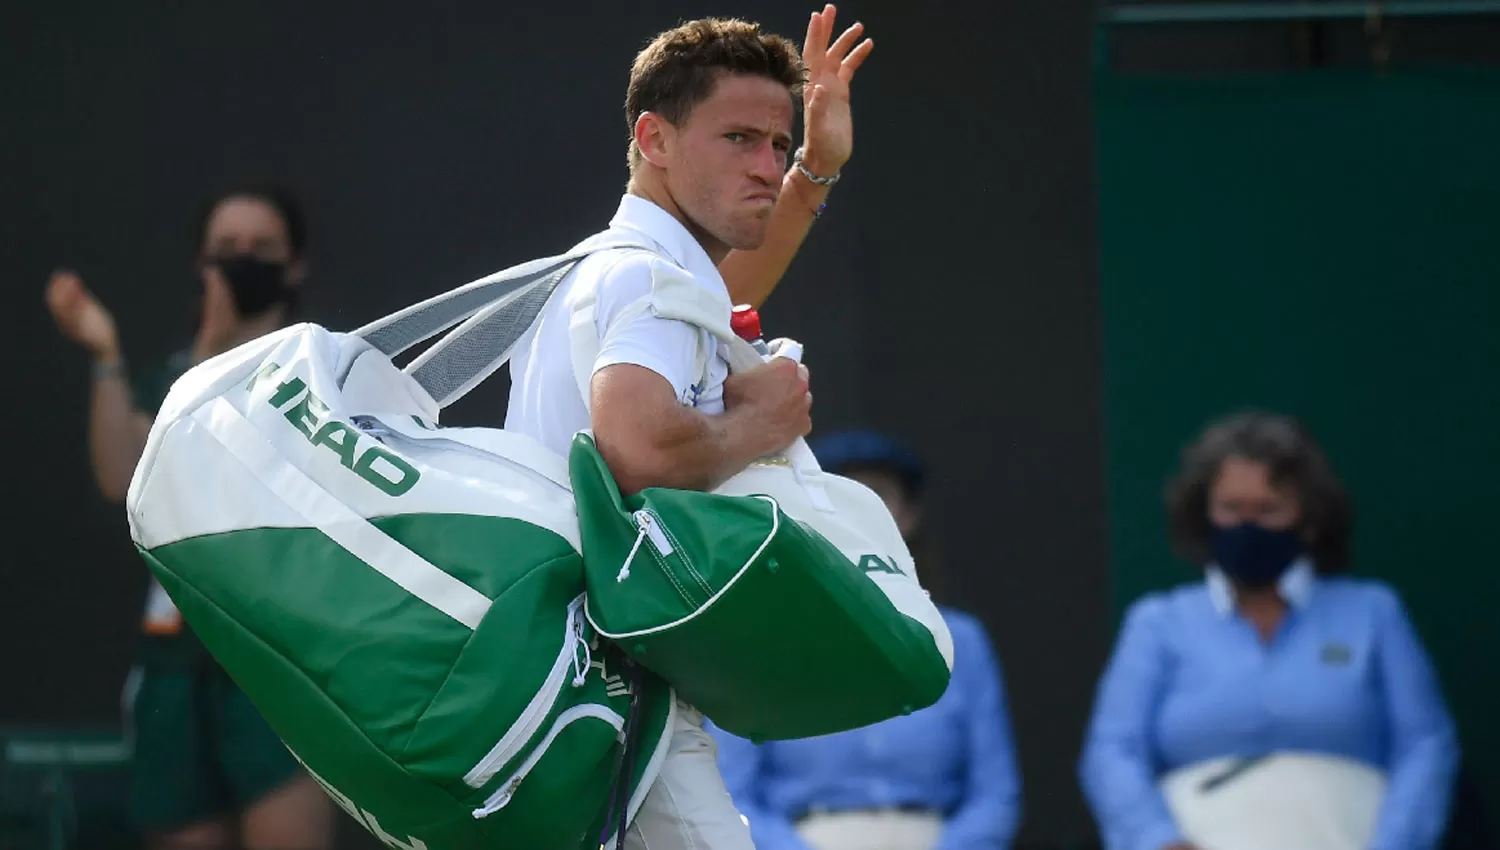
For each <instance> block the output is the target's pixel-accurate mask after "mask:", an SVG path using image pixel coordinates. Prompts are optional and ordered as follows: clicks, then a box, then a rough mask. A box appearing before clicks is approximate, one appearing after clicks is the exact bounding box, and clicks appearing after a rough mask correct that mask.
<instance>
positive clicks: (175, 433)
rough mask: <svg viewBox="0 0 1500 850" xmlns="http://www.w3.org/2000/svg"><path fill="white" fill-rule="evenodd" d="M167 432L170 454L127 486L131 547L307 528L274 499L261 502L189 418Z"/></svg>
mask: <svg viewBox="0 0 1500 850" xmlns="http://www.w3.org/2000/svg"><path fill="white" fill-rule="evenodd" d="M169 428H170V431H171V433H170V434H165V433H164V434H163V439H162V443H163V444H164V445H167V446H169V447H170V450H168V451H165V452H161V453H160V454H159V455H158V457H157V458H156V460H155V462H154V463H152V464H150V465H149V466H146V467H143V469H145V470H146V471H145V473H144V474H141V473H138V474H137V475H136V478H135V480H133V481H132V482H131V505H132V508H131V511H130V522H131V531H132V537H133V538H134V539H135V542H136V543H138V544H140V545H141V546H143V547H145V548H147V549H154V548H156V547H157V546H165V545H166V544H168V543H176V542H177V541H179V540H186V539H188V538H191V537H201V536H203V535H205V534H222V533H224V532H229V531H240V530H242V529H246V528H306V527H307V526H308V525H309V524H310V523H309V521H308V519H307V518H306V517H304V516H302V515H301V514H299V513H297V512H296V511H294V510H292V509H291V507H290V506H288V505H287V504H286V503H285V502H283V501H281V500H280V499H274V498H265V497H266V496H268V495H269V494H267V493H266V492H265V486H264V485H263V484H262V483H261V482H260V481H259V480H258V479H257V478H256V477H255V476H254V475H252V474H251V473H250V470H249V469H247V468H246V467H245V466H244V465H243V464H240V463H237V462H235V461H234V460H233V458H232V457H230V456H229V455H228V454H227V453H226V452H225V450H224V447H223V446H222V445H220V444H219V442H218V441H217V440H215V439H214V438H213V436H212V435H210V434H209V433H208V431H207V429H206V428H205V427H204V426H203V425H202V424H201V423H199V422H197V421H196V420H194V419H193V418H192V417H189V418H186V419H181V420H178V421H177V422H174V423H172V424H171V425H170V426H169ZM165 430H166V429H163V431H165ZM152 433H153V435H154V434H155V433H156V429H154V428H153V429H152ZM210 464H211V466H210Z"/></svg>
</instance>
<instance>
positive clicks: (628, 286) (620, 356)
mask: <svg viewBox="0 0 1500 850" xmlns="http://www.w3.org/2000/svg"><path fill="white" fill-rule="evenodd" d="M664 262H665V261H664V260H662V259H661V258H659V257H656V256H655V255H651V254H646V253H643V252H636V253H631V254H627V255H626V256H624V257H623V258H621V259H620V260H619V261H617V262H616V263H615V264H614V265H613V266H612V267H611V268H610V269H609V270H608V271H607V272H605V273H604V275H603V276H602V277H601V279H600V280H599V284H598V286H599V290H598V297H597V302H596V307H595V315H594V321H595V323H596V324H597V326H598V331H599V339H600V347H599V354H598V356H597V357H595V358H594V367H593V373H597V372H598V371H599V370H600V369H603V368H605V367H606V366H613V365H616V364H621V363H624V364H630V365H633V366H640V367H642V368H645V369H650V370H651V371H652V372H655V373H656V374H658V375H660V376H662V377H663V378H665V379H666V380H667V383H669V384H671V385H672V393H673V395H674V396H675V397H676V398H677V399H678V400H679V401H684V402H690V400H691V396H692V393H693V392H694V384H695V382H696V381H698V379H699V374H698V373H699V371H700V367H699V364H700V363H701V362H702V358H701V357H700V354H699V352H700V349H701V347H702V346H703V345H705V340H704V338H703V333H702V332H701V331H699V329H698V328H696V327H694V326H692V325H690V324H688V323H686V322H681V321H678V320H676V319H663V318H660V317H658V316H656V315H655V314H653V313H652V312H651V311H650V310H644V311H642V310H640V309H639V307H637V306H636V305H638V304H639V302H641V301H642V300H643V299H645V298H646V297H648V296H649V295H650V294H651V282H652V276H653V274H655V272H656V267H657V266H658V265H659V264H661V263H664ZM700 389H701V388H700Z"/></svg>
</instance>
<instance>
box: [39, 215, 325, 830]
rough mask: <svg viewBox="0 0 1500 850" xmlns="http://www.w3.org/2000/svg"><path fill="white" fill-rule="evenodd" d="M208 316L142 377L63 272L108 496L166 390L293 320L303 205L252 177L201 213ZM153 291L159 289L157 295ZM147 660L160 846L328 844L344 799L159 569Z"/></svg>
mask: <svg viewBox="0 0 1500 850" xmlns="http://www.w3.org/2000/svg"><path fill="white" fill-rule="evenodd" d="M197 240H198V253H197V261H196V274H197V277H198V279H199V283H200V285H201V292H202V318H201V320H200V322H199V325H198V329H197V333H196V335H195V336H194V338H193V341H192V344H191V345H190V346H189V347H187V348H185V349H183V350H182V351H179V352H178V353H176V354H174V355H172V356H171V357H169V358H168V359H167V361H166V362H165V363H162V364H159V365H157V366H155V367H154V368H152V369H150V370H148V371H146V372H145V373H143V374H142V375H141V379H140V380H139V381H136V382H134V383H133V382H132V381H131V380H130V377H129V374H128V372H127V370H126V363H125V359H124V357H123V355H122V353H121V346H120V340H119V336H118V334H117V332H116V330H115V322H114V318H113V316H112V315H111V314H110V312H109V310H108V309H107V308H106V307H105V306H104V305H103V304H102V303H100V301H99V300H98V299H97V298H95V297H94V295H93V294H92V293H91V292H89V290H88V289H87V288H86V287H85V286H84V284H83V281H82V280H81V279H80V278H79V277H78V275H76V274H74V273H72V272H68V271H59V272H57V273H55V274H54V275H53V276H52V279H51V281H49V282H48V284H47V292H46V299H47V305H48V307H49V308H50V310H51V312H52V316H53V319H54V320H55V321H56V322H57V325H58V327H59V329H61V331H62V332H63V333H64V334H65V335H66V336H67V337H68V338H69V339H71V340H73V341H74V342H76V343H77V344H78V345H80V346H81V347H83V348H84V349H85V350H86V351H87V352H88V353H89V355H90V356H91V358H92V370H93V381H92V387H91V390H90V405H89V448H90V456H91V460H92V462H93V469H94V477H95V480H96V482H97V483H98V486H99V490H100V492H101V493H102V494H103V495H104V497H105V498H106V499H108V500H109V501H112V502H123V501H124V499H125V494H126V490H127V489H128V488H129V486H130V479H131V476H132V475H133V474H134V471H135V466H136V463H137V462H138V461H139V460H140V457H141V453H142V451H143V450H144V448H145V445H146V436H147V434H148V433H149V432H150V430H151V420H152V417H153V416H154V415H155V413H156V411H157V409H158V408H159V407H160V405H161V403H162V401H163V400H164V399H165V398H166V394H167V390H168V389H169V388H170V387H171V386H172V383H173V381H175V380H176V379H177V378H178V377H179V376H181V375H182V374H183V373H184V372H186V371H187V370H188V369H190V368H192V366H194V365H196V364H197V363H200V362H202V361H203V360H206V359H208V358H210V357H213V356H214V355H216V354H220V353H222V352H224V351H227V350H229V349H231V348H233V347H235V346H237V345H239V344H241V343H243V342H246V341H248V340H250V339H253V338H255V337H258V336H261V335H263V334H266V333H269V332H270V331H273V330H276V329H278V328H280V327H283V326H284V325H285V324H286V323H287V320H288V315H289V312H290V310H291V308H292V306H293V304H294V303H295V300H296V296H297V293H298V288H299V287H300V285H301V284H302V281H303V279H304V278H305V277H306V273H307V262H306V252H307V230H306V224H305V222H304V219H303V215H302V211H301V209H300V207H299V206H298V205H297V203H296V202H295V201H294V200H293V199H292V198H291V197H290V196H289V195H288V194H287V193H286V192H284V191H282V190H279V189H276V188H274V187H261V186H250V187H243V188H236V189H232V190H230V191H228V192H224V193H222V194H220V195H218V196H217V197H215V198H214V199H213V201H212V202H211V203H210V204H209V205H208V206H207V208H206V210H205V211H204V213H203V215H202V216H201V218H200V219H199V222H198V231H197ZM150 297H152V298H156V297H158V294H156V293H152V294H151V296H150ZM142 632H143V634H142V636H141V642H140V648H139V655H138V662H137V665H136V667H135V668H134V669H133V670H132V671H131V674H130V676H129V678H128V680H127V684H126V694H125V699H126V705H125V709H126V731H127V734H128V735H129V736H130V738H131V740H132V741H133V744H134V747H135V758H134V761H133V768H132V771H133V775H132V777H131V801H130V810H131V814H132V817H133V819H134V821H135V823H136V825H137V827H138V828H139V829H141V830H142V832H143V833H144V835H145V837H146V839H147V844H148V846H149V847H150V848H152V850H220V848H222V849H223V850H229V848H245V850H324V848H328V847H331V846H332V843H333V813H332V805H331V802H330V800H329V799H328V797H327V796H326V795H325V794H324V793H323V791H322V790H321V789H320V788H318V786H317V785H315V784H314V782H313V780H312V779H311V778H310V777H309V776H308V775H307V774H306V773H304V772H303V771H302V770H301V768H300V766H299V765H298V764H297V762H296V760H295V759H293V758H292V756H291V754H290V753H289V752H288V751H287V749H286V748H285V747H284V746H282V744H281V741H280V739H279V738H277V736H276V734H275V733H274V732H273V731H272V730H271V728H270V727H269V726H268V725H267V724H266V722H265V721H264V720H263V719H262V718H261V716H260V714H259V712H257V711H256V709H255V707H254V706H253V705H252V704H251V703H250V701H249V699H248V698H247V697H246V696H245V694H244V693H243V692H241V691H240V689H239V688H238V687H236V686H235V684H234V682H232V681H231V680H230V679H229V676H228V675H227V674H226V673H225V672H224V670H223V669H222V668H220V667H219V666H218V664H216V663H215V662H214V660H213V658H212V657H211V656H209V654H208V652H207V650H206V649H204V647H203V645H202V644H201V643H200V642H199V641H198V640H197V639H196V638H195V637H194V636H193V634H192V632H191V630H190V629H188V628H187V627H186V626H185V625H184V624H183V622H182V617H181V615H180V614H179V613H178V611H177V608H176V607H175V606H174V605H173V604H172V601H171V599H169V598H168V597H167V595H166V592H165V591H164V590H163V589H162V587H161V585H159V584H158V583H157V582H156V581H155V580H154V579H153V580H152V581H151V584H150V589H149V591H148V598H147V605H146V613H145V617H144V620H143V623H142Z"/></svg>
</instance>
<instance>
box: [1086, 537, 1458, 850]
mask: <svg viewBox="0 0 1500 850" xmlns="http://www.w3.org/2000/svg"><path fill="white" fill-rule="evenodd" d="M1280 591H1281V595H1282V598H1284V599H1286V600H1287V602H1288V603H1289V610H1288V612H1287V616H1286V618H1285V620H1283V621H1282V623H1281V625H1280V627H1279V628H1278V630H1277V632H1276V634H1275V635H1273V637H1272V640H1271V641H1270V642H1269V643H1266V642H1263V641H1262V640H1261V638H1260V636H1259V634H1258V633H1257V632H1256V631H1255V628H1254V627H1253V626H1252V625H1251V624H1250V623H1249V622H1248V621H1246V620H1245V619H1243V618H1242V617H1240V616H1238V614H1237V613H1236V611H1235V607H1234V602H1233V594H1232V591H1231V590H1230V589H1229V583H1228V582H1227V581H1226V580H1225V579H1224V577H1223V576H1222V575H1221V574H1219V573H1218V571H1217V570H1213V569H1211V570H1210V571H1209V577H1208V580H1207V581H1206V582H1204V583H1199V584H1194V585H1188V586H1184V587H1180V588H1178V589H1176V590H1174V591H1172V592H1170V593H1164V594H1153V595H1150V596H1147V597H1145V598H1143V599H1141V600H1140V601H1138V602H1136V603H1135V605H1133V606H1132V607H1131V609H1130V611H1129V612H1128V614H1127V615H1126V617H1125V624H1124V626H1123V627H1122V629H1121V632H1120V637H1119V640H1118V643H1117V644H1116V646H1115V649H1114V656H1113V658H1111V659H1110V662H1109V666H1108V668H1107V669H1106V670H1105V672H1104V676H1103V678H1102V680H1101V682H1100V686H1099V692H1098V696H1097V700H1096V704H1095V707H1094V716H1093V720H1092V723H1091V725H1090V728H1089V733H1088V738H1087V741H1086V743H1085V746H1084V754H1083V758H1082V762H1081V765H1080V776H1081V779H1082V783H1083V788H1084V792H1085V795H1086V796H1087V797H1088V800H1089V804H1090V806H1091V807H1092V809H1093V811H1094V815H1095V818H1096V819H1097V820H1098V822H1099V826H1100V831H1101V832H1102V833H1103V836H1104V841H1105V845H1106V847H1108V848H1109V850H1159V848H1161V847H1162V846H1164V845H1167V844H1170V843H1172V842H1173V841H1177V840H1180V836H1179V834H1178V832H1177V828H1176V826H1175V825H1174V824H1173V821H1172V816H1171V814H1170V812H1169V811H1168V809H1167V806H1166V803H1165V801H1164V800H1163V798H1162V796H1161V794H1160V792H1159V791H1158V788H1157V780H1158V778H1159V777H1160V776H1161V775H1162V774H1164V773H1167V772H1169V771H1172V770H1174V769H1176V768H1179V767H1183V766H1186V765H1191V764H1195V763H1198V762H1202V761H1206V760H1209V759H1214V758H1219V757H1223V756H1252V755H1265V754H1270V753H1275V752H1289V751H1302V752H1313V753H1326V754H1332V755H1339V756H1344V757H1347V758H1351V759H1356V760H1359V761H1362V762H1366V763H1368V764H1370V765H1373V766H1375V767H1377V768H1380V769H1382V770H1385V771H1386V772H1387V777H1388V781H1389V786H1388V790H1387V795H1386V800H1385V802H1384V804H1383V808H1382V811H1381V814H1380V818H1379V822H1378V825H1377V828H1376V833H1375V839H1374V844H1373V846H1372V850H1397V848H1401V850H1430V848H1432V847H1434V846H1436V844H1437V843H1438V841H1439V840H1440V839H1441V837H1442V832H1443V827H1444V824H1445V822H1446V818H1447V814H1448V804H1449V797H1450V795H1451V790H1452V785H1453V778H1454V773H1455V771H1456V770H1457V763H1458V744H1457V741H1456V736H1455V733H1454V728H1453V721H1452V719H1451V718H1450V717H1449V715H1448V712H1447V709H1446V708H1445V706H1444V704H1443V699H1442V695H1441V693H1440V691H1439V687H1438V683H1437V680H1436V676H1435V675H1434V673H1433V669H1432V664H1431V662H1430V661H1429V660H1428V658H1427V655H1426V653H1425V652H1424V651H1423V649H1422V645H1421V643H1420V641H1419V640H1418V638H1417V635H1416V633H1415V632H1414V631H1413V629H1412V626H1411V623H1410V622H1409V621H1408V619H1407V617H1406V613H1405V611H1404V610H1403V608H1402V606H1401V603H1400V601H1399V600H1398V599H1397V597H1396V594H1395V593H1394V592H1393V591H1392V590H1391V589H1390V588H1389V587H1387V586H1386V585H1384V584H1381V583H1379V582H1375V581H1367V580H1357V579H1350V578H1319V577H1317V576H1316V575H1315V573H1314V571H1313V569H1312V566H1311V564H1310V563H1309V562H1307V561H1301V562H1298V563H1297V564H1296V565H1294V566H1293V568H1292V569H1290V570H1288V572H1287V574H1286V575H1285V576H1283V578H1282V581H1281V584H1280Z"/></svg>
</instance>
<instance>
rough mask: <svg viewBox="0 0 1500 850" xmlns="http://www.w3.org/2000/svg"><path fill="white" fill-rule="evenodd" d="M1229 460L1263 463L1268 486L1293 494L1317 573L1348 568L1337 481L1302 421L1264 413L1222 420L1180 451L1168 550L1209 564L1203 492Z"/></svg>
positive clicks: (1347, 525) (1345, 507)
mask: <svg viewBox="0 0 1500 850" xmlns="http://www.w3.org/2000/svg"><path fill="white" fill-rule="evenodd" d="M1232 457H1235V458H1243V459H1244V460H1249V461H1254V462H1256V463H1261V464H1265V466H1266V469H1267V470H1269V472H1270V478H1271V485H1272V486H1274V487H1290V488H1291V489H1292V490H1293V491H1295V492H1296V494H1297V498H1298V501H1299V503H1300V505H1301V518H1300V519H1299V521H1298V529H1299V530H1300V531H1301V532H1302V534H1303V537H1304V539H1306V540H1307V541H1308V544H1307V546H1308V554H1309V555H1311V556H1312V558H1313V562H1314V564H1315V565H1316V566H1317V570H1318V572H1319V573H1322V574H1324V575H1329V574H1336V573H1342V572H1345V571H1346V570H1348V568H1349V548H1350V535H1351V532H1352V530H1353V526H1354V513H1353V509H1352V507H1351V506H1350V503H1349V496H1348V494H1347V493H1346V492H1345V490H1344V485H1343V483H1342V482H1341V481H1340V480H1339V477H1338V475H1337V474H1336V473H1335V472H1334V471H1333V465H1332V464H1331V463H1329V461H1328V456H1327V455H1326V454H1324V452H1323V449H1322V447H1321V446H1319V445H1318V443H1317V441H1316V440H1314V439H1313V437H1312V434H1310V433H1309V432H1308V430H1307V428H1306V427H1304V426H1303V425H1302V423H1301V422H1299V421H1297V420H1296V419H1294V418H1292V417H1290V416H1283V415H1280V414H1275V413H1267V412H1262V411H1249V412H1244V413H1238V414H1235V415H1233V416H1229V417H1227V418H1225V419H1221V420H1219V421H1218V422H1215V423H1214V424H1212V425H1210V426H1209V428H1208V429H1207V430H1205V431H1204V432H1203V433H1202V434H1201V435H1200V436H1199V437H1198V439H1197V440H1194V441H1193V442H1192V443H1190V444H1189V445H1188V446H1187V447H1186V448H1185V449H1183V451H1182V465H1181V467H1180V469H1179V470H1178V473H1177V475H1176V477H1174V478H1173V479H1172V480H1171V481H1170V482H1169V483H1168V485H1167V490H1166V502H1167V521H1168V525H1169V527H1170V533H1171V537H1172V548H1173V549H1174V550H1175V551H1176V552H1177V554H1178V555H1179V556H1181V557H1183V558H1185V559H1187V560H1189V561H1191V562H1193V563H1195V564H1204V563H1207V562H1208V561H1209V560H1211V559H1212V557H1213V556H1212V554H1211V549H1210V546H1209V535H1210V533H1211V530H1212V526H1211V524H1210V521H1209V517H1208V500H1209V493H1210V491H1211V490H1212V488H1213V483H1214V480H1215V479H1217V478H1218V475H1219V470H1220V469H1221V468H1222V467H1223V465H1224V461H1226V460H1228V459H1229V458H1232Z"/></svg>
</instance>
